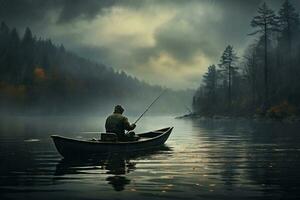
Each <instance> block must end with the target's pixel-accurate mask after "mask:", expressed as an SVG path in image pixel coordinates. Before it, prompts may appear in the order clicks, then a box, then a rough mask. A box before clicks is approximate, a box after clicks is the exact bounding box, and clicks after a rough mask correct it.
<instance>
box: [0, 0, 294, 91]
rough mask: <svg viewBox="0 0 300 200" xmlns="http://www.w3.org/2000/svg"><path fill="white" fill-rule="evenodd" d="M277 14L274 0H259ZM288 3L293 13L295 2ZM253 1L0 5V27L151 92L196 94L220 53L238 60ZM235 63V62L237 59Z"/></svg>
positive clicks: (76, 0)
mask: <svg viewBox="0 0 300 200" xmlns="http://www.w3.org/2000/svg"><path fill="white" fill-rule="evenodd" d="M266 2H267V3H268V4H269V5H270V7H272V8H274V9H278V7H279V6H280V5H281V3H282V0H267V1H266ZM291 2H292V3H293V4H294V5H296V7H297V8H300V1H299V0H291ZM261 3H262V1H261V0H189V1H188V0H0V20H4V21H5V22H6V23H7V24H8V25H9V26H16V27H18V28H19V29H20V31H21V32H22V33H23V30H24V28H25V27H26V26H29V27H30V28H31V29H32V31H33V32H34V33H35V34H37V36H38V37H39V36H41V37H42V38H51V39H52V41H53V42H54V43H56V44H60V43H62V44H64V45H65V47H66V48H67V49H68V50H71V51H74V52H76V53H77V54H78V55H80V56H83V57H86V58H90V59H92V60H95V61H97V62H102V63H104V64H106V65H108V66H111V67H113V68H115V69H122V70H124V71H126V72H127V73H128V74H131V75H134V76H137V77H138V78H139V79H143V80H145V81H147V82H149V83H152V84H160V85H163V86H167V87H171V88H175V89H184V88H196V87H198V85H199V84H200V80H201V75H202V74H203V73H205V71H206V70H207V67H208V65H210V64H213V63H216V64H217V63H218V60H219V57H220V55H221V53H222V51H223V50H224V49H225V46H226V45H228V44H231V45H233V46H234V48H235V49H236V51H237V52H238V53H239V54H242V52H243V49H244V48H245V47H246V45H247V44H248V43H249V42H250V40H251V37H249V36H247V34H248V33H249V32H251V28H250V25H249V24H250V21H251V19H252V17H253V16H254V15H255V13H256V11H257V8H258V6H259V5H260V4H261ZM240 56H242V55H240Z"/></svg>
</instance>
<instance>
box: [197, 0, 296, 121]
mask: <svg viewBox="0 0 300 200" xmlns="http://www.w3.org/2000/svg"><path fill="white" fill-rule="evenodd" d="M299 23H300V20H299V14H298V11H297V10H296V9H295V7H294V6H293V4H292V3H290V1H288V0H285V1H284V2H283V4H282V5H281V7H280V9H279V11H278V12H276V11H274V10H272V9H271V8H270V7H269V6H268V5H267V4H266V3H264V4H262V5H261V6H260V7H259V8H258V10H257V13H256V15H255V16H254V17H253V19H252V21H251V22H250V23H249V25H250V26H251V28H252V32H250V33H249V35H248V36H245V37H251V38H252V39H253V42H252V44H251V45H249V46H248V47H247V48H246V50H245V52H244V53H243V55H239V56H238V55H237V53H236V51H235V49H234V47H233V46H232V45H228V46H227V47H226V48H225V50H224V52H223V53H222V55H221V57H220V60H219V63H216V64H212V65H211V66H208V69H207V72H206V73H205V74H204V75H203V77H202V83H201V85H200V87H199V88H198V90H197V91H196V93H195V95H194V97H193V110H194V112H195V113H197V114H200V115H202V116H217V115H218V116H249V117H252V116H261V117H268V118H274V119H282V118H286V117H293V116H299V114H300V82H299V77H300V29H299V28H300V27H299V25H300V24H299Z"/></svg>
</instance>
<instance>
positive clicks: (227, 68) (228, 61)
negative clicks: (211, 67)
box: [219, 45, 238, 109]
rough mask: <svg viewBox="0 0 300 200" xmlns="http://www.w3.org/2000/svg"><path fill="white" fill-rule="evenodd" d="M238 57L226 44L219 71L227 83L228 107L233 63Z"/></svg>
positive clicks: (230, 95)
mask: <svg viewBox="0 0 300 200" xmlns="http://www.w3.org/2000/svg"><path fill="white" fill-rule="evenodd" d="M237 59H238V57H237V56H236V53H235V52H234V49H233V46H231V45H228V46H227V47H226V49H225V51H224V52H223V54H222V56H221V59H220V64H219V67H220V69H221V70H220V71H221V72H223V74H224V77H225V80H226V83H227V89H228V91H227V94H228V107H229V109H230V106H231V101H232V80H233V74H234V71H235V70H236V69H237V68H236V66H235V64H236V61H237Z"/></svg>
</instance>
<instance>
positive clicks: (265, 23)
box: [250, 3, 279, 111]
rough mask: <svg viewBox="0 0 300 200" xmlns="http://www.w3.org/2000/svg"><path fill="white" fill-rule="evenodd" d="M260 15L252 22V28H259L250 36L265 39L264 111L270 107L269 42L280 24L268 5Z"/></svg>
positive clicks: (260, 9)
mask: <svg viewBox="0 0 300 200" xmlns="http://www.w3.org/2000/svg"><path fill="white" fill-rule="evenodd" d="M257 12H258V15H257V16H255V17H254V18H253V19H252V21H251V26H252V27H253V28H257V30H256V31H254V32H253V33H251V34H250V35H255V34H258V33H259V34H261V35H263V37H264V87H265V88H264V89H265V92H264V105H263V110H264V111H266V110H267V109H268V107H269V66H268V47H269V44H268V40H269V38H270V36H271V34H272V33H273V32H276V31H278V30H279V29H278V27H279V23H278V19H277V17H276V15H275V13H274V11H273V10H271V9H270V8H269V7H268V6H267V4H266V3H264V4H263V5H262V6H261V7H260V8H258V11H257Z"/></svg>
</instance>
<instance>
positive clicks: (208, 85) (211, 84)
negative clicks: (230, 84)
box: [203, 65, 218, 105]
mask: <svg viewBox="0 0 300 200" xmlns="http://www.w3.org/2000/svg"><path fill="white" fill-rule="evenodd" d="M217 81H218V78H217V68H216V66H215V65H211V66H209V67H208V72H207V73H205V75H204V76H203V83H204V85H205V90H206V92H207V96H208V99H209V101H210V102H211V104H212V105H213V104H214V103H215V101H216V90H217Z"/></svg>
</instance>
